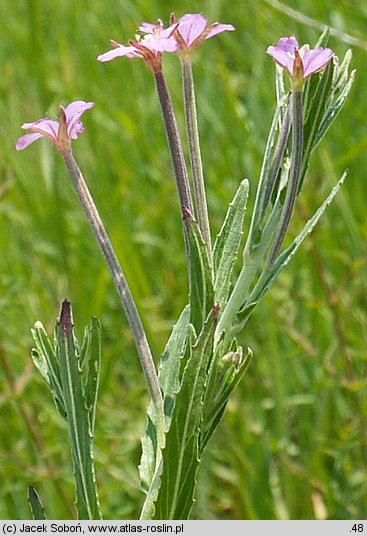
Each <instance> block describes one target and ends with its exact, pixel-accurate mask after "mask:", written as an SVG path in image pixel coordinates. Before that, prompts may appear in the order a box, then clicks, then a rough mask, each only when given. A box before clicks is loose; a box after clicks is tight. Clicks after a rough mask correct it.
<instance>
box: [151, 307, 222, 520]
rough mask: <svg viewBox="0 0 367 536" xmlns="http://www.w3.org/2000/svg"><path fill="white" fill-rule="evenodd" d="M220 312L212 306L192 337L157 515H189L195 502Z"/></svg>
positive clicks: (165, 457) (165, 459)
mask: <svg viewBox="0 0 367 536" xmlns="http://www.w3.org/2000/svg"><path fill="white" fill-rule="evenodd" d="M218 313H219V308H218V307H213V309H212V311H211V312H210V314H209V316H208V318H207V320H206V322H205V324H204V327H203V329H202V331H201V333H200V335H199V336H198V338H197V340H194V341H192V340H191V341H190V342H191V344H190V345H189V352H190V355H189V357H188V361H187V364H186V366H185V370H184V373H183V376H182V380H181V385H180V390H179V392H178V393H177V395H176V408H175V412H174V414H173V419H172V422H171V426H170V429H169V431H168V433H167V438H166V447H165V449H164V451H163V470H162V474H161V477H160V478H161V484H160V487H159V493H158V497H157V500H156V502H155V505H154V506H155V513H154V519H188V517H189V515H190V512H191V509H192V506H193V504H194V491H195V486H196V474H197V471H198V466H199V462H200V459H199V434H200V426H201V422H202V418H203V417H202V411H203V407H202V398H203V392H204V387H205V380H206V375H207V370H208V366H209V363H210V359H211V357H212V352H213V336H214V330H215V322H216V318H217V316H218Z"/></svg>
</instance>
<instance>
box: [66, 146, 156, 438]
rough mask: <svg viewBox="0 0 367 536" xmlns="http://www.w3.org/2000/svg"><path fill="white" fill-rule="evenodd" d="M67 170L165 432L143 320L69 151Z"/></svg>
mask: <svg viewBox="0 0 367 536" xmlns="http://www.w3.org/2000/svg"><path fill="white" fill-rule="evenodd" d="M64 159H65V162H66V166H67V168H68V171H69V174H70V176H71V178H72V180H73V183H74V186H75V188H76V191H77V194H78V196H79V199H80V202H81V204H82V205H83V208H84V211H85V213H86V215H87V218H88V220H89V222H90V224H91V226H92V229H93V231H94V234H95V236H96V238H97V241H98V243H99V245H100V247H101V249H102V251H103V254H104V256H105V258H106V261H107V264H108V266H109V268H110V270H111V273H112V277H113V280H114V282H115V285H116V288H117V291H118V293H119V295H120V298H121V301H122V304H123V307H124V310H125V314H126V317H127V320H128V322H129V325H130V328H131V330H132V332H133V336H134V340H135V344H136V348H137V350H138V352H139V357H140V362H141V365H142V368H143V372H144V375H145V378H146V381H147V384H148V387H149V391H150V394H151V397H152V401H153V404H154V406H155V408H156V411H157V415H158V416H159V422H160V427H162V430H161V433H162V434H164V413H163V399H162V393H161V390H160V387H159V381H158V376H157V372H156V368H155V364H154V361H153V357H152V353H151V350H150V347H149V343H148V340H147V337H146V334H145V331H144V328H143V324H142V321H141V318H140V315H139V312H138V309H137V307H136V304H135V301H134V298H133V296H132V294H131V290H130V288H129V285H128V283H127V281H126V277H125V274H124V272H123V270H122V268H121V266H120V263H119V260H118V258H117V256H116V253H115V250H114V249H113V246H112V244H111V241H110V239H109V236H108V234H107V231H106V229H105V227H104V225H103V222H102V220H101V217H100V215H99V213H98V210H97V207H96V205H95V204H94V201H93V198H92V196H91V194H90V192H89V189H88V186H87V184H86V182H85V180H84V177H83V175H82V173H81V171H80V169H79V167H78V164H77V163H76V161H75V158H74V156H73V154H72V153H71V152H69V153H68V154H66V155H65V156H64Z"/></svg>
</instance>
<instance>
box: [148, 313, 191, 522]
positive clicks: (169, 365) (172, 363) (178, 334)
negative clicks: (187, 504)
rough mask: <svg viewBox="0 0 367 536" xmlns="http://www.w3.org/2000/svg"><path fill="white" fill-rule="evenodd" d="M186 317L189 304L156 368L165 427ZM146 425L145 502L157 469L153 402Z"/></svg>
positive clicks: (183, 343)
mask: <svg viewBox="0 0 367 536" xmlns="http://www.w3.org/2000/svg"><path fill="white" fill-rule="evenodd" d="M189 321H190V308H189V306H188V305H187V306H186V307H185V309H184V310H183V311H182V313H181V316H180V318H179V319H178V321H177V323H176V324H175V326H174V327H173V330H172V333H171V336H170V338H169V340H168V342H167V345H166V348H165V350H164V352H163V355H162V360H161V365H160V369H159V384H160V386H161V389H162V395H163V401H164V412H165V417H166V430H168V429H169V427H170V424H171V418H172V413H173V410H174V407H175V399H176V394H177V391H178V390H179V387H180V366H181V359H182V357H183V354H184V352H185V347H186V340H187V335H188V326H189ZM147 419H148V422H147V427H146V431H145V435H144V437H143V438H142V456H141V461H140V465H139V472H140V479H141V483H142V486H143V488H144V489H146V490H149V491H148V497H147V500H146V503H148V502H149V503H151V504H152V503H153V501H152V495H154V494H156V491H157V490H155V489H154V488H152V482H153V478H154V473H155V472H156V470H157V467H156V460H157V448H158V445H157V430H156V417H155V414H154V405H153V404H151V405H150V406H149V408H148V415H147ZM143 510H144V518H145V517H147V516H148V517H149V513H148V510H149V508H148V504H146V505H145V507H144V509H143Z"/></svg>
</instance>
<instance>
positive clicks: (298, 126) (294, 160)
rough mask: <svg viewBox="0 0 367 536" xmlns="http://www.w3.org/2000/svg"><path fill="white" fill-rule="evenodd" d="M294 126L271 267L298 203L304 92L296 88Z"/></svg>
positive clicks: (293, 102) (293, 94) (270, 258)
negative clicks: (286, 180) (286, 184)
mask: <svg viewBox="0 0 367 536" xmlns="http://www.w3.org/2000/svg"><path fill="white" fill-rule="evenodd" d="M292 108H293V114H292V115H293V124H292V156H291V169H290V173H289V185H288V188H287V195H286V198H285V201H284V206H283V212H282V216H281V219H280V223H279V226H278V230H277V233H276V236H275V239H274V244H273V247H272V250H271V253H270V256H269V260H268V264H269V265H271V264H273V262H274V261H275V259H276V258H277V256H278V254H279V251H280V248H281V247H282V244H283V241H284V237H285V234H286V232H287V229H288V225H289V222H290V219H291V216H292V213H293V208H294V205H295V202H296V198H297V194H298V187H299V181H300V176H301V166H302V154H303V121H302V90H301V89H297V87H295V88H294V89H293V92H292Z"/></svg>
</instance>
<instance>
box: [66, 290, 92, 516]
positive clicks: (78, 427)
mask: <svg viewBox="0 0 367 536" xmlns="http://www.w3.org/2000/svg"><path fill="white" fill-rule="evenodd" d="M56 337H57V344H58V352H59V361H60V377H61V385H62V391H63V395H64V400H65V408H66V413H67V421H68V425H69V432H70V439H71V451H72V459H73V471H74V478H75V484H76V507H77V510H78V517H79V519H101V512H100V509H99V501H98V493H97V485H96V479H95V474H94V459H93V435H92V429H91V424H90V414H89V411H88V409H87V401H86V396H85V393H84V389H83V375H82V370H81V368H80V364H79V356H78V354H77V351H76V347H75V344H74V334H73V323H72V316H71V306H70V303H69V302H68V301H66V300H65V301H64V302H63V304H62V308H61V313H60V318H59V321H58V322H57V325H56ZM93 381H94V380H93ZM97 383H98V382H97Z"/></svg>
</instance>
